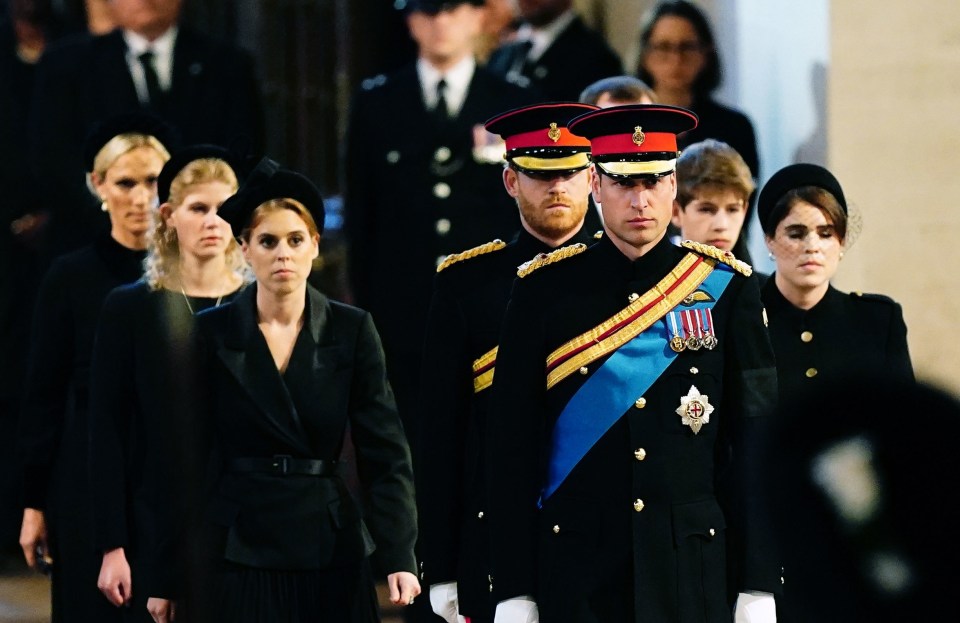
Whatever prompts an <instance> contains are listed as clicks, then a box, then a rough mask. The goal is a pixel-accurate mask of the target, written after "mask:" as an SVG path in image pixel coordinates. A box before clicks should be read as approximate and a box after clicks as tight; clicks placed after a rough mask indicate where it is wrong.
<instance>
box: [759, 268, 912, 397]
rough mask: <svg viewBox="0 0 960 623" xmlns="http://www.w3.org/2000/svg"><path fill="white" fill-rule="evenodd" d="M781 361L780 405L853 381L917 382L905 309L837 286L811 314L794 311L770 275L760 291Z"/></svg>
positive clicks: (778, 374) (883, 298)
mask: <svg viewBox="0 0 960 623" xmlns="http://www.w3.org/2000/svg"><path fill="white" fill-rule="evenodd" d="M761 298H762V299H763V304H764V305H765V306H766V310H767V318H768V321H769V326H768V330H769V331H770V340H771V342H773V350H774V353H775V354H776V357H777V378H778V384H779V388H780V401H781V402H790V401H793V400H796V399H798V398H799V397H800V396H802V395H808V394H810V393H812V392H817V391H820V390H822V389H823V388H824V387H826V386H827V385H828V384H831V383H840V382H842V381H843V380H844V379H849V378H853V377H858V378H863V377H869V376H872V375H877V376H879V377H884V376H889V377H892V378H895V379H897V380H899V381H904V382H912V381H913V380H914V377H913V366H912V364H911V363H910V352H909V350H908V348H907V326H906V324H904V322H903V310H902V309H901V307H900V305H899V304H898V303H896V302H895V301H894V300H893V299H891V298H888V297H886V296H881V295H879V294H861V293H859V292H853V293H850V294H846V293H844V292H840V291H839V290H837V289H836V288H834V287H833V286H830V287H829V288H828V289H827V293H826V294H825V295H824V297H823V299H821V300H820V302H819V303H817V304H816V305H814V306H813V307H812V308H811V309H809V310H806V311H804V310H802V309H799V308H797V307H795V306H794V305H793V304H792V303H790V301H788V300H787V299H785V298H784V297H783V294H781V293H780V290H779V289H778V288H777V284H776V275H771V276H770V278H769V279H768V280H767V282H766V283H765V284H764V286H763V288H762V290H761Z"/></svg>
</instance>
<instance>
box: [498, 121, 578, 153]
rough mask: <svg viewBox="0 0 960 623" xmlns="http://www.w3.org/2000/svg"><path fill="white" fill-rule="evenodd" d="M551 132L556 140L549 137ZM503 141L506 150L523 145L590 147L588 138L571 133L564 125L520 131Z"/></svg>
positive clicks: (522, 146) (519, 147)
mask: <svg viewBox="0 0 960 623" xmlns="http://www.w3.org/2000/svg"><path fill="white" fill-rule="evenodd" d="M557 131H559V136H557V134H556V132H557ZM551 133H553V136H557V140H556V141H554V140H553V138H551V137H550V134H551ZM504 142H505V143H506V144H507V151H510V150H512V149H521V148H524V147H590V141H589V140H588V139H585V138H583V137H582V136H577V135H576V134H571V133H570V130H568V129H567V128H564V127H559V128H556V129H550V128H542V129H539V130H534V131H533V132H522V133H520V134H514V135H513V136H510V137H507V139H506V140H505V141H504Z"/></svg>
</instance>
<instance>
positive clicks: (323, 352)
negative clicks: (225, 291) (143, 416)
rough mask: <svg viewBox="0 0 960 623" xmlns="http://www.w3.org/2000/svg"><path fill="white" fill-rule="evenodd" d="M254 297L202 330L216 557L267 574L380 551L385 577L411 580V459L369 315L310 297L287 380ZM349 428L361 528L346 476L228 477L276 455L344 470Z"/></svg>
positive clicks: (205, 319)
mask: <svg viewBox="0 0 960 623" xmlns="http://www.w3.org/2000/svg"><path fill="white" fill-rule="evenodd" d="M256 291H257V289H256V287H255V286H250V287H249V288H247V290H245V291H244V292H243V293H242V294H241V295H240V296H239V297H238V298H237V300H236V301H235V302H234V303H233V304H231V305H229V306H225V307H223V308H220V309H216V310H212V311H210V312H208V313H206V314H201V315H200V317H199V323H198V324H199V331H200V340H201V348H202V351H203V353H204V354H203V355H202V358H201V361H202V367H203V369H204V370H206V375H207V379H206V381H205V386H206V387H207V396H206V398H205V400H204V403H205V404H206V405H207V408H208V409H210V411H209V412H208V413H207V414H206V420H208V424H209V426H210V427H211V431H210V433H211V434H212V439H213V440H215V443H216V448H217V450H218V456H219V458H220V460H221V465H222V467H221V468H220V469H219V470H218V471H219V474H218V477H217V479H216V485H215V491H214V493H213V497H212V502H211V509H210V517H211V519H212V520H213V522H214V523H215V524H217V525H218V526H219V527H220V528H219V532H220V533H221V538H218V539H215V541H216V542H217V543H222V549H221V550H220V551H218V552H215V554H216V555H217V556H218V557H219V558H220V559H223V560H227V561H230V562H233V563H238V564H241V565H246V566H248V567H256V568H262V569H268V570H296V569H304V570H309V569H334V568H336V567H338V566H341V565H345V564H350V563H354V564H356V563H359V562H360V561H362V560H363V558H364V556H366V555H367V554H369V553H370V552H371V551H372V549H373V546H374V545H375V546H376V550H377V555H378V558H379V559H380V562H381V568H382V569H384V570H385V571H386V572H387V573H393V572H396V571H409V572H411V573H415V572H416V563H415V561H414V557H413V546H414V542H415V540H416V534H417V527H416V510H415V507H414V497H413V496H414V494H413V474H412V470H411V465H410V453H409V449H408V448H407V444H406V440H405V438H404V434H403V428H402V427H401V425H400V421H399V418H398V417H397V412H396V408H395V406H394V401H393V394H392V392H391V390H390V385H389V383H388V382H387V378H386V370H385V366H384V360H383V351H382V349H381V347H380V340H379V338H378V336H377V332H376V330H375V329H374V326H373V322H372V320H371V318H370V314H368V313H366V312H364V311H362V310H359V309H356V308H354V307H349V306H347V305H343V304H341V303H337V302H334V301H330V300H328V299H327V298H326V297H325V296H324V295H322V294H321V293H320V292H318V291H316V290H314V289H313V288H308V296H307V308H306V312H305V314H306V320H305V322H304V325H303V329H302V330H301V331H300V334H299V336H298V337H297V341H296V345H295V346H294V350H293V353H292V355H291V357H290V362H289V364H288V367H287V370H286V371H285V372H284V373H283V374H282V375H281V373H280V372H278V371H277V368H276V366H275V364H274V361H273V358H272V356H271V354H270V350H269V348H268V346H267V343H266V340H265V339H264V337H263V334H262V333H261V332H260V330H259V328H258V327H257V311H256ZM348 427H349V431H350V434H351V435H352V439H353V443H354V445H355V448H356V456H357V468H358V472H359V475H360V479H361V485H362V491H363V493H364V495H365V497H366V500H365V502H366V505H365V511H366V512H365V515H364V517H363V519H361V516H360V512H359V510H358V508H357V505H356V504H355V502H354V501H353V499H352V498H351V496H350V494H349V493H348V492H347V490H346V487H345V486H344V483H343V480H342V479H341V478H340V477H339V476H330V477H317V476H307V475H296V474H290V475H286V476H279V475H277V474H274V473H267V472H262V473H261V472H241V471H236V470H234V469H232V468H231V465H232V464H233V463H232V462H233V461H234V460H235V459H248V458H254V459H256V458H265V459H269V458H271V457H274V456H276V455H288V456H291V457H293V458H298V459H318V460H323V461H328V462H329V461H336V460H338V459H339V457H340V452H341V449H342V447H343V443H344V439H345V437H344V436H345V434H346V431H347V430H348ZM367 527H369V530H370V532H369V533H368V531H367ZM371 533H372V536H373V542H372V543H371V541H370V534H371Z"/></svg>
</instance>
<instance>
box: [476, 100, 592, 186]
mask: <svg viewBox="0 0 960 623" xmlns="http://www.w3.org/2000/svg"><path fill="white" fill-rule="evenodd" d="M592 110H599V109H598V108H597V107H596V106H592V105H590V104H578V103H574V102H554V103H549V104H536V105H533V106H524V107H522V108H515V109H513V110H510V111H507V112H505V113H501V114H499V115H497V116H496V117H493V118H492V119H490V120H489V121H487V122H486V123H485V124H484V127H486V129H487V131H489V132H492V133H494V134H499V135H500V136H501V138H503V140H504V142H505V143H506V148H507V156H506V158H507V161H508V162H510V163H512V164H513V165H514V166H516V167H517V168H519V169H521V170H523V171H534V172H543V171H550V172H573V171H579V170H580V169H585V168H586V167H587V166H589V165H590V141H589V140H587V139H585V138H583V137H582V136H577V135H576V134H572V133H571V132H570V130H568V129H567V124H568V123H569V122H570V120H571V119H573V118H574V117H576V116H578V115H582V114H583V113H586V112H590V111H592Z"/></svg>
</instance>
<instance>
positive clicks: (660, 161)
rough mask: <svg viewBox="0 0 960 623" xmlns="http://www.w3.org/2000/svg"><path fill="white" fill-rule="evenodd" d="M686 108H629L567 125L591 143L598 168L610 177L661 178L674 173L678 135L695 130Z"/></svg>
mask: <svg viewBox="0 0 960 623" xmlns="http://www.w3.org/2000/svg"><path fill="white" fill-rule="evenodd" d="M698 121H699V120H698V118H697V116H696V115H695V114H694V113H692V112H691V111H689V110H687V109H686V108H679V107H677V106H665V105H661V104H631V105H628V106H613V107H611V108H602V109H599V110H594V111H592V112H588V113H586V114H584V115H580V116H579V117H577V118H575V119H573V120H571V121H570V125H569V126H568V127H569V128H570V131H571V132H573V133H574V134H577V135H579V136H584V137H586V138H588V139H590V151H591V154H592V156H591V157H592V158H593V162H594V163H595V164H596V165H597V168H599V169H600V170H601V172H603V173H604V174H605V175H608V176H610V177H638V176H650V175H663V174H666V173H670V172H672V171H674V170H675V169H676V166H677V155H678V153H679V150H678V148H677V134H680V133H682V132H686V131H688V130H692V129H693V128H695V127H697V123H698Z"/></svg>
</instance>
